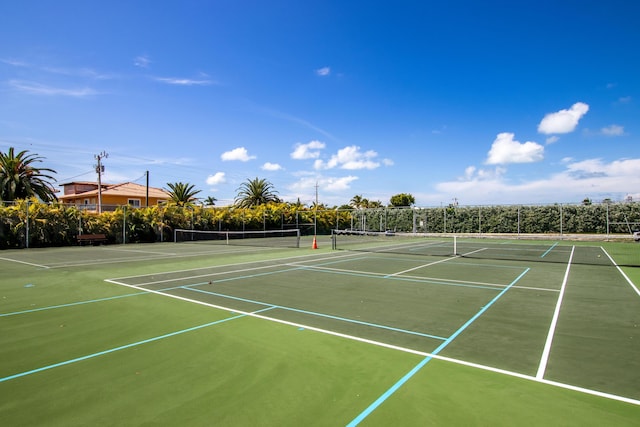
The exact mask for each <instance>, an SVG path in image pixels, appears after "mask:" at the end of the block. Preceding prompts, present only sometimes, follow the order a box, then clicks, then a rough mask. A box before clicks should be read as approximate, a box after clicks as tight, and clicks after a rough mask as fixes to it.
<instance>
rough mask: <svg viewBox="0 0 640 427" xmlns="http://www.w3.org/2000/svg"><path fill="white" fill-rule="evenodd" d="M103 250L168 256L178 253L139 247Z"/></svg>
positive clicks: (106, 249)
mask: <svg viewBox="0 0 640 427" xmlns="http://www.w3.org/2000/svg"><path fill="white" fill-rule="evenodd" d="M103 250H105V251H111V252H135V253H138V254H151V255H167V256H174V255H178V254H176V253H174V252H155V251H142V250H139V249H122V248H103Z"/></svg>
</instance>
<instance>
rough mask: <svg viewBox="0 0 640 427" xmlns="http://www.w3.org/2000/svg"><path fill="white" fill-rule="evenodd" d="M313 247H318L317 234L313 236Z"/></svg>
mask: <svg viewBox="0 0 640 427" xmlns="http://www.w3.org/2000/svg"><path fill="white" fill-rule="evenodd" d="M311 249H318V242H316V236H313V245H312V246H311Z"/></svg>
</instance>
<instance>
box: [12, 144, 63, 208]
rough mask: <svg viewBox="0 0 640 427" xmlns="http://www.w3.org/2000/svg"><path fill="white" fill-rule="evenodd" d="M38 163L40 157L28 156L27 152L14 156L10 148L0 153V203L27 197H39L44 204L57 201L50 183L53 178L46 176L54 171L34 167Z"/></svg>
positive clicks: (35, 155) (40, 159)
mask: <svg viewBox="0 0 640 427" xmlns="http://www.w3.org/2000/svg"><path fill="white" fill-rule="evenodd" d="M40 162H42V157H39V156H38V155H37V154H28V151H27V150H23V151H21V152H19V153H17V154H16V153H15V150H14V148H13V147H10V148H9V151H7V152H6V153H3V152H0V201H14V200H18V199H25V198H27V197H39V198H40V200H42V201H44V202H50V201H54V200H57V198H56V195H55V189H54V187H53V185H52V184H51V182H50V181H55V178H54V177H52V176H51V175H47V173H56V171H54V170H53V169H49V168H38V167H36V166H35V163H40Z"/></svg>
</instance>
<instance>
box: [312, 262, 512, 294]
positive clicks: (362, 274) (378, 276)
mask: <svg viewBox="0 0 640 427" xmlns="http://www.w3.org/2000/svg"><path fill="white" fill-rule="evenodd" d="M299 269H301V270H307V271H316V272H321V273H330V274H342V275H345V276H356V277H366V278H370V279H371V278H374V279H384V280H399V281H403V282H415V283H427V284H431V285H443V286H461V287H466V288H477V289H489V290H492V291H495V290H498V289H501V288H502V287H500V288H498V286H500V285H496V286H495V287H491V286H482V285H470V284H464V283H455V282H440V281H437V280H430V279H419V278H415V277H402V276H389V275H387V274H384V273H378V274H376V273H365V272H357V271H343V270H331V269H323V268H321V267H320V268H318V267H313V266H304V267H300V268H299Z"/></svg>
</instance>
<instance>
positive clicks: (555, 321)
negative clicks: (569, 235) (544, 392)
mask: <svg viewBox="0 0 640 427" xmlns="http://www.w3.org/2000/svg"><path fill="white" fill-rule="evenodd" d="M575 249H576V247H575V246H572V247H571V255H570V256H569V263H568V264H567V270H566V271H565V273H564V279H563V280H562V286H561V287H560V294H559V295H558V302H556V309H555V311H554V312H553V318H552V319H551V325H549V333H548V334H547V341H546V342H545V343H544V350H543V351H542V357H541V358H540V365H539V366H538V373H537V374H536V378H537V379H539V380H541V379H543V378H544V371H545V370H546V369H547V362H548V361H549V353H551V344H552V343H553V336H554V335H555V332H556V325H557V324H558V317H560V307H561V306H562V298H563V297H564V291H565V288H566V287H567V281H568V280H569V271H570V270H571V260H573V252H574V251H575Z"/></svg>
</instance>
